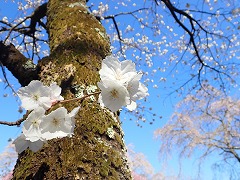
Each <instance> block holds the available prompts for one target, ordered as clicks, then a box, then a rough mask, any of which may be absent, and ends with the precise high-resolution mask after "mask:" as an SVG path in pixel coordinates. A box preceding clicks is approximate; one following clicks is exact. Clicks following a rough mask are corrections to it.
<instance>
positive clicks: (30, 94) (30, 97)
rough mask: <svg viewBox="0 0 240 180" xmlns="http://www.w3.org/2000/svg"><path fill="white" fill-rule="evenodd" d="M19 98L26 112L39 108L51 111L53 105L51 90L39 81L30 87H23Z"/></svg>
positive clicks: (19, 92) (29, 85)
mask: <svg viewBox="0 0 240 180" xmlns="http://www.w3.org/2000/svg"><path fill="white" fill-rule="evenodd" d="M18 96H19V98H20V99H21V101H22V107H23V108H25V109H26V110H33V109H35V108H38V107H43V108H44V109H49V108H50V107H51V105H52V103H51V99H50V91H49V88H48V87H47V86H44V85H43V84H42V82H41V81H38V80H33V81H31V82H30V83H29V84H28V86H25V87H21V88H20V89H19V91H18Z"/></svg>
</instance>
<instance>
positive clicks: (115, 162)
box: [13, 0, 131, 180]
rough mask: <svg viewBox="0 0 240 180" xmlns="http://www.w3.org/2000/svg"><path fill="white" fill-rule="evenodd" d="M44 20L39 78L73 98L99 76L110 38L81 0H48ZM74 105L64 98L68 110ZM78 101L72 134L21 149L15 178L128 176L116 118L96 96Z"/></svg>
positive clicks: (113, 177) (114, 177)
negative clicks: (45, 45) (45, 49)
mask: <svg viewBox="0 0 240 180" xmlns="http://www.w3.org/2000/svg"><path fill="white" fill-rule="evenodd" d="M47 20H48V22H47V27H48V34H49V41H50V52H51V53H50V56H49V57H46V58H43V59H42V60H41V61H40V62H39V63H38V69H39V73H38V78H39V79H40V80H41V81H42V82H43V83H44V84H47V85H48V84H50V83H51V82H57V83H58V84H59V85H60V86H61V87H62V93H63V94H62V95H63V96H64V97H65V99H70V98H74V97H76V96H78V95H79V93H80V91H79V89H80V87H83V86H84V87H86V86H89V85H96V83H97V82H98V81H99V74H98V71H99V69H100V67H101V60H102V59H103V58H104V57H105V56H106V55H107V54H109V52H110V50H109V49H110V44H109V39H108V37H107V35H106V33H105V29H104V28H103V26H102V25H101V23H100V22H99V21H98V20H96V19H95V17H94V16H93V15H91V14H90V13H89V12H88V11H87V9H86V8H85V1H79V0H49V3H48V6H47ZM95 98H96V99H97V97H95ZM78 105H79V102H69V103H67V104H63V106H64V107H66V108H67V109H68V110H69V111H70V110H72V109H73V108H74V107H77V106H78ZM80 106H81V109H80V111H79V113H78V115H77V116H76V127H75V130H74V136H73V137H72V138H68V137H66V138H62V139H53V140H50V141H48V143H46V144H45V145H44V147H43V148H42V149H41V150H39V151H38V152H36V153H33V152H31V151H30V150H26V151H24V152H23V153H21V154H20V155H19V158H18V160H17V164H16V166H15V169H14V174H13V176H14V177H13V179H17V180H19V179H37V180H40V179H48V180H53V179H93V180H96V179H121V180H123V179H131V175H130V174H131V173H130V170H129V167H128V165H127V159H126V156H125V153H126V148H125V145H124V142H123V132H122V130H121V126H120V123H119V119H118V118H117V117H116V115H113V114H112V113H110V112H109V111H108V110H106V109H103V108H101V107H100V106H99V104H98V103H97V100H95V101H92V100H91V99H90V98H89V99H85V100H83V101H81V102H80Z"/></svg>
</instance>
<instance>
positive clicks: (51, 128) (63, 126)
mask: <svg viewBox="0 0 240 180" xmlns="http://www.w3.org/2000/svg"><path fill="white" fill-rule="evenodd" d="M75 114H76V112H74V113H72V114H71V115H69V114H68V113H67V109H65V108H64V107H60V108H58V109H56V110H55V111H52V112H51V113H50V114H48V115H46V116H45V117H44V118H43V120H42V122H41V124H40V129H41V132H42V133H43V137H44V138H46V140H50V139H53V138H62V137H66V136H71V135H72V134H73V129H74V128H73V127H74V123H73V121H72V118H73V116H72V115H75Z"/></svg>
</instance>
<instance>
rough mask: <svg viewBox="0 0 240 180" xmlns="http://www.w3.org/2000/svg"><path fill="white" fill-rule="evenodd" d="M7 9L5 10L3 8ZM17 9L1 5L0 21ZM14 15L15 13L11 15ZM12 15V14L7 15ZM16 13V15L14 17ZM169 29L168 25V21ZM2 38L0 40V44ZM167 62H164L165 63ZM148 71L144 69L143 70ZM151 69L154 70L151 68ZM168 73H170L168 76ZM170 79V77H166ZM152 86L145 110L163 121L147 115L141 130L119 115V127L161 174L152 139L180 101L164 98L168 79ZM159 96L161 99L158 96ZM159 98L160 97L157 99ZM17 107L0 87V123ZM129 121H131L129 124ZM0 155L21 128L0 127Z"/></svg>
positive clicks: (192, 167)
mask: <svg viewBox="0 0 240 180" xmlns="http://www.w3.org/2000/svg"><path fill="white" fill-rule="evenodd" d="M6 5H7V6H6ZM15 10H16V8H15V7H14V6H12V5H9V4H7V3H4V2H2V1H1V2H0V19H1V18H2V17H3V16H5V15H6V16H9V15H10V16H11V17H15V16H17V15H19V13H18V12H17V11H15ZM13 11H14V13H12V12H13ZM10 12H11V13H10ZM15 12H16V13H15ZM168 23H170V25H172V24H171V21H170V20H169V22H168ZM1 39H2V37H0V40H1ZM165 61H167V59H166V60H165ZM161 64H162V62H159V64H158V63H156V64H155V65H156V66H161ZM145 68H146V67H144V66H143V67H140V68H139V69H143V70H144V69H145ZM146 69H147V68H146ZM152 69H154V67H153V68H152ZM168 73H170V72H168ZM166 74H167V73H165V74H161V73H160V74H158V77H161V76H165V75H166ZM169 77H171V76H170V74H169ZM1 78H2V75H1V74H0V79H1ZM8 79H9V81H10V82H11V83H12V84H13V85H14V87H16V89H17V88H18V85H17V83H16V81H15V80H14V78H13V77H11V74H9V73H8ZM154 80H155V82H154V83H149V84H150V86H149V94H150V97H149V99H148V103H147V104H145V105H146V106H147V107H153V113H156V114H157V116H162V118H161V119H160V118H156V121H155V122H154V123H153V124H152V125H150V124H149V122H150V121H151V119H152V118H153V117H152V116H151V114H149V113H148V112H146V113H144V115H145V116H146V118H147V122H145V123H143V122H141V123H140V125H142V127H141V128H140V127H138V126H137V125H136V121H135V119H134V117H132V116H130V115H129V114H125V113H124V112H122V113H121V119H122V121H123V124H122V127H123V130H124V132H125V141H126V144H133V145H134V147H135V149H134V150H135V151H136V152H142V153H144V154H145V155H146V157H147V159H148V160H149V161H150V163H151V164H152V165H153V166H154V168H155V170H156V172H157V171H161V170H162V167H161V163H160V162H159V158H160V157H159V153H158V151H159V148H160V141H159V140H156V139H155V138H154V135H153V132H154V130H156V129H157V128H159V127H162V126H163V125H164V124H165V123H166V121H167V120H168V119H169V118H170V116H171V114H172V112H173V105H174V104H176V103H177V102H178V101H179V98H178V97H177V95H173V96H167V95H168V94H169V93H170V92H171V91H172V89H171V90H169V89H168V90H167V91H166V89H165V88H164V86H165V85H166V86H171V85H170V84H171V83H172V82H171V78H170V82H169V81H167V83H169V84H166V83H162V84H161V83H159V82H158V81H159V79H157V78H156V79H154ZM155 83H157V84H158V85H159V88H158V89H154V88H151V87H152V86H153V85H154V84H155ZM3 94H9V96H8V97H3V96H2V95H3ZM159 95H160V96H159ZM158 96H159V97H158ZM18 105H19V103H18V102H17V101H16V98H15V97H13V96H11V90H10V89H9V88H7V89H5V84H4V83H0V108H1V109H0V113H1V116H0V120H6V121H16V120H17V119H19V118H21V117H22V114H19V113H18V112H17V111H18ZM130 118H132V119H133V120H131V121H130V120H129V119H130ZM0 132H1V133H0V152H1V151H2V150H3V148H4V147H5V146H6V145H7V141H8V139H9V138H13V139H14V138H16V137H17V136H18V135H19V134H20V133H21V128H19V127H8V126H3V125H0ZM196 157H197V154H196V156H194V157H193V158H191V159H186V160H184V161H183V163H182V164H183V168H182V174H183V175H184V176H186V177H192V179H194V178H197V176H196V174H197V168H198V164H197V161H196ZM216 159H218V157H217V156H211V157H210V158H209V159H208V160H207V163H205V164H204V166H203V169H202V173H201V179H205V180H208V179H213V173H212V170H211V164H212V162H213V161H214V160H216ZM167 169H168V171H167V172H168V173H169V175H177V174H178V172H179V159H178V158H177V157H176V156H173V158H172V159H170V160H169V166H168V167H167ZM225 177H226V176H225V175H224V173H223V174H222V176H217V177H216V178H215V179H221V180H223V179H224V178H225Z"/></svg>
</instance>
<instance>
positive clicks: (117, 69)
mask: <svg viewBox="0 0 240 180" xmlns="http://www.w3.org/2000/svg"><path fill="white" fill-rule="evenodd" d="M99 74H100V77H101V80H102V81H104V80H105V79H106V80H109V79H111V80H113V81H114V80H117V81H119V82H121V83H122V84H125V83H127V82H128V81H129V80H130V79H131V78H133V77H134V76H135V75H137V71H136V68H135V64H134V63H133V62H132V61H129V60H125V61H122V62H120V61H119V60H118V59H117V58H116V57H114V56H107V57H106V58H105V59H104V60H103V62H102V68H101V70H100V71H99Z"/></svg>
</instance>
